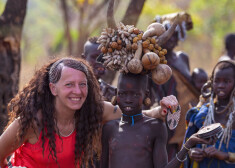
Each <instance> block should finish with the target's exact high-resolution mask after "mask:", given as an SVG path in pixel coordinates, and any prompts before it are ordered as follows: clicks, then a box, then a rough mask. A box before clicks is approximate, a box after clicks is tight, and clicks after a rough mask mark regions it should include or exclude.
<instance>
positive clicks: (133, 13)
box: [122, 0, 145, 26]
mask: <svg viewBox="0 0 235 168" xmlns="http://www.w3.org/2000/svg"><path fill="white" fill-rule="evenodd" d="M144 3H145V0H138V1H136V0H131V2H130V3H129V6H128V8H127V10H126V13H125V15H124V17H123V19H122V23H124V24H125V25H135V26H136V24H137V22H138V19H139V16H140V14H141V12H142V9H143V7H144Z"/></svg>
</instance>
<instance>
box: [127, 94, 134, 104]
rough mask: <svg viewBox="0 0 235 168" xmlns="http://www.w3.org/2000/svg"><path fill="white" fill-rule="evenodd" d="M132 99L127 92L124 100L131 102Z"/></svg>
mask: <svg viewBox="0 0 235 168" xmlns="http://www.w3.org/2000/svg"><path fill="white" fill-rule="evenodd" d="M132 101H133V97H132V96H131V95H129V94H127V95H126V102H127V103H131V102H132Z"/></svg>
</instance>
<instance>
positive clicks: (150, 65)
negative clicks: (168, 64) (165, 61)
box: [141, 52, 160, 70]
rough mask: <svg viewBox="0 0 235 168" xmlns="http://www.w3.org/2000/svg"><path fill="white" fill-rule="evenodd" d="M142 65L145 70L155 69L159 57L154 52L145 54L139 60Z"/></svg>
mask: <svg viewBox="0 0 235 168" xmlns="http://www.w3.org/2000/svg"><path fill="white" fill-rule="evenodd" d="M141 61H142V65H143V67H144V69H146V70H152V69H155V68H156V66H157V65H158V64H159V62H160V58H159V56H158V55H157V54H156V53H154V52H147V53H146V54H144V56H143V57H142V59H141Z"/></svg>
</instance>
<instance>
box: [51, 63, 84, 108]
mask: <svg viewBox="0 0 235 168" xmlns="http://www.w3.org/2000/svg"><path fill="white" fill-rule="evenodd" d="M50 88H51V92H52V94H53V95H54V96H55V99H56V107H57V109H59V110H66V111H68V110H72V111H75V110H78V109H80V108H81V107H82V105H83V103H84V102H85V100H86V97H87V94H88V85H87V78H86V75H85V74H84V73H83V72H82V71H79V70H76V69H73V68H69V67H63V69H62V72H61V78H60V80H59V81H58V82H57V83H56V84H52V83H50Z"/></svg>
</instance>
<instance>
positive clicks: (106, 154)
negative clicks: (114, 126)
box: [100, 125, 110, 168]
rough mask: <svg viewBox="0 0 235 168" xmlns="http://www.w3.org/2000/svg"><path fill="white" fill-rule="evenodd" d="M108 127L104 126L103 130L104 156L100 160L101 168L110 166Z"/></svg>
mask: <svg viewBox="0 0 235 168" xmlns="http://www.w3.org/2000/svg"><path fill="white" fill-rule="evenodd" d="M107 127H108V126H107V125H104V126H103V130H102V139H101V142H102V154H101V159H100V168H108V165H109V141H108V137H109V136H108V135H109V134H110V131H109V129H108V128H107Z"/></svg>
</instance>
